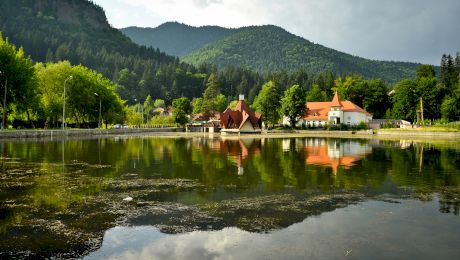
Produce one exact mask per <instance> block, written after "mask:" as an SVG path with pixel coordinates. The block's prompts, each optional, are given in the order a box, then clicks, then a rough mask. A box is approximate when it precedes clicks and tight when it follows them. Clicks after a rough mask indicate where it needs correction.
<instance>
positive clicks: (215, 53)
mask: <svg viewBox="0 0 460 260" xmlns="http://www.w3.org/2000/svg"><path fill="white" fill-rule="evenodd" d="M122 31H123V33H124V34H125V35H127V36H129V37H130V38H131V39H132V40H133V41H134V42H136V43H138V44H142V45H145V46H150V47H158V48H160V49H161V50H163V51H165V52H166V53H168V54H171V55H177V56H179V57H181V58H182V60H183V61H185V62H188V63H192V64H194V65H200V64H202V63H208V64H216V65H217V66H218V67H221V68H223V67H228V66H237V67H240V66H241V67H244V68H249V69H253V70H256V71H258V72H262V73H266V72H273V71H280V70H285V71H289V72H292V71H295V70H298V69H299V68H301V67H303V68H304V69H305V70H306V71H307V72H308V73H309V74H318V73H320V72H324V71H330V72H333V73H337V74H341V75H343V74H351V73H357V74H362V75H364V76H365V77H366V78H376V77H378V78H382V79H384V80H386V81H387V82H391V83H392V82H397V81H399V80H401V79H403V78H413V77H414V76H415V68H416V67H417V66H419V65H420V64H415V63H408V62H391V61H375V60H369V59H364V58H360V57H357V56H353V55H349V54H346V53H343V52H339V51H336V50H333V49H330V48H327V47H324V46H322V45H320V44H314V43H312V42H310V41H308V40H306V39H304V38H301V37H298V36H296V35H293V34H291V33H289V32H287V31H286V30H284V29H283V28H280V27H277V26H272V25H266V26H249V27H243V28H238V29H227V28H222V27H217V26H203V27H192V26H189V25H185V24H180V23H177V22H169V23H165V24H162V25H160V26H158V27H157V28H136V27H129V28H125V29H122Z"/></svg>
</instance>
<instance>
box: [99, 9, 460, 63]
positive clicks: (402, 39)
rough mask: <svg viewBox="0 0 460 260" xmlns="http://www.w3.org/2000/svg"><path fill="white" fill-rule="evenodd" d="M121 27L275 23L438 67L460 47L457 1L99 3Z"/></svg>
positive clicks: (347, 48) (358, 49)
mask: <svg viewBox="0 0 460 260" xmlns="http://www.w3.org/2000/svg"><path fill="white" fill-rule="evenodd" d="M95 2H96V3H98V4H101V5H102V6H103V7H104V8H105V9H106V10H107V14H108V18H109V21H110V22H111V23H112V24H113V25H114V26H115V27H118V28H119V27H126V26H129V25H137V26H144V27H147V26H148V27H156V26H158V25H160V24H161V23H163V22H167V21H178V22H183V23H186V24H189V25H194V26H201V25H219V26H224V27H231V28H235V27H241V26H248V25H263V24H274V25H278V26H281V27H283V28H285V29H287V30H288V31H290V32H292V33H294V34H296V35H299V36H302V37H304V38H306V39H308V40H311V41H313V42H315V43H319V44H322V45H325V46H327V47H330V48H334V49H337V50H340V51H343V52H346V53H350V54H353V55H358V56H361V57H365V58H371V59H381V60H403V61H416V62H424V63H432V64H439V59H440V57H441V55H442V54H443V53H455V52H457V51H460V50H459V49H460V47H459V45H458V43H459V42H460V26H458V24H460V16H459V15H458V13H459V11H460V1H457V0H439V1H431V0H405V1H400V0H386V1H380V0H322V1H316V0H283V1H278V0H246V1H240V0H225V1H224V0H180V1H179V0H136V1H132V0H115V1H113V0H95Z"/></svg>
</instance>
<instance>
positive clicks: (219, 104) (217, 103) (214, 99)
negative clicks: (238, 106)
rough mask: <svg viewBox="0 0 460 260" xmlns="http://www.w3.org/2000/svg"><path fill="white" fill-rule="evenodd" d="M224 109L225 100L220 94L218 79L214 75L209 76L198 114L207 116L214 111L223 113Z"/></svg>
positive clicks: (225, 105)
mask: <svg viewBox="0 0 460 260" xmlns="http://www.w3.org/2000/svg"><path fill="white" fill-rule="evenodd" d="M226 107H227V99H226V98H225V96H224V95H223V94H221V93H220V87H219V81H218V78H217V76H216V75H215V74H211V75H210V76H209V79H208V81H207V84H206V90H205V91H204V93H203V103H202V106H201V111H200V112H203V113H206V114H208V113H211V112H214V111H223V110H224V109H225V108H226Z"/></svg>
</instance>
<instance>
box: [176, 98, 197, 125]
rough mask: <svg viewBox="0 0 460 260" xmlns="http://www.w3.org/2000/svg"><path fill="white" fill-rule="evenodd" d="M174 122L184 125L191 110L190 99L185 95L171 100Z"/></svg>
mask: <svg viewBox="0 0 460 260" xmlns="http://www.w3.org/2000/svg"><path fill="white" fill-rule="evenodd" d="M172 106H173V117H174V122H176V123H177V124H179V125H181V126H184V125H185V124H186V123H187V122H188V117H187V115H189V114H190V113H191V112H192V105H191V103H190V100H189V99H188V98H186V97H181V98H177V99H174V100H173V102H172Z"/></svg>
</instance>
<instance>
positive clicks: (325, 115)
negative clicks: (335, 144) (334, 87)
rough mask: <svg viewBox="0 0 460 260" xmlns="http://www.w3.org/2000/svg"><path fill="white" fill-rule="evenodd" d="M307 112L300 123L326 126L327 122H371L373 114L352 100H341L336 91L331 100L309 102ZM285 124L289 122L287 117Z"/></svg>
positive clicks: (354, 123)
mask: <svg viewBox="0 0 460 260" xmlns="http://www.w3.org/2000/svg"><path fill="white" fill-rule="evenodd" d="M306 106H307V108H308V111H307V113H306V114H305V115H304V116H302V117H301V118H300V119H299V122H298V124H299V125H306V126H315V127H316V126H324V125H325V124H326V123H327V122H332V123H333V124H346V125H349V126H353V125H358V124H359V123H361V122H365V123H369V121H371V120H372V115H371V114H370V113H369V112H367V111H366V110H364V109H362V108H360V107H359V106H357V105H355V104H354V103H353V102H351V101H348V100H346V101H341V100H340V98H339V94H338V93H337V92H335V95H334V98H333V99H332V101H331V102H307V103H306ZM283 123H284V124H289V120H288V119H287V118H285V119H284V120H283Z"/></svg>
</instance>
